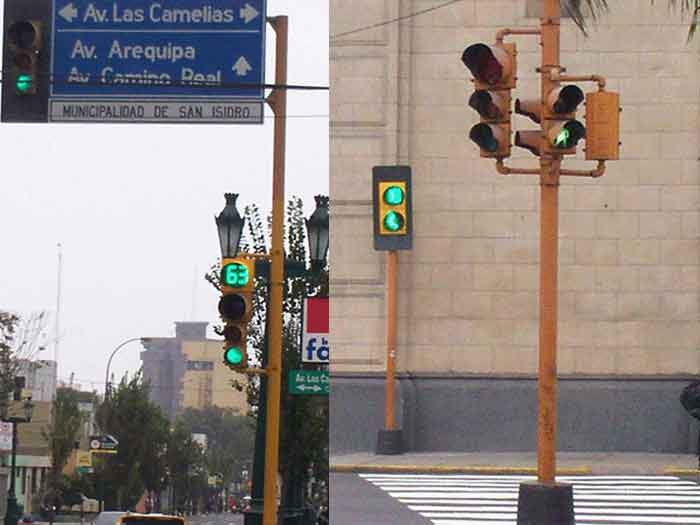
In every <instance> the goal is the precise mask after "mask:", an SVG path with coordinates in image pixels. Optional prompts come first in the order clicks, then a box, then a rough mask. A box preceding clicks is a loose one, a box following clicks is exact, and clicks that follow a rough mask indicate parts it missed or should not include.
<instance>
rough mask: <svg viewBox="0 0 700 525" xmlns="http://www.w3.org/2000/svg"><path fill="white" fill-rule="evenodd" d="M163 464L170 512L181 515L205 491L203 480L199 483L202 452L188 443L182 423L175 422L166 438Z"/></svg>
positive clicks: (188, 436) (180, 421) (203, 467)
mask: <svg viewBox="0 0 700 525" xmlns="http://www.w3.org/2000/svg"><path fill="white" fill-rule="evenodd" d="M166 464H167V467H168V474H169V479H170V483H171V486H172V488H173V505H174V507H175V509H174V510H177V511H179V512H183V511H184V510H185V509H186V508H187V507H188V506H192V504H193V502H196V501H197V499H198V497H197V496H198V495H199V494H201V493H202V492H203V491H204V490H205V488H206V479H204V480H203V479H202V478H203V473H205V472H206V465H205V456H204V452H203V451H202V448H201V447H200V446H199V443H197V442H196V441H194V439H192V433H191V432H190V431H189V430H188V429H187V428H186V427H185V424H184V423H183V421H182V419H178V420H177V421H176V422H175V426H174V428H173V429H172V432H170V435H169V436H168V447H167V453H166Z"/></svg>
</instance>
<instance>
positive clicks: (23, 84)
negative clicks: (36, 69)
mask: <svg viewBox="0 0 700 525" xmlns="http://www.w3.org/2000/svg"><path fill="white" fill-rule="evenodd" d="M33 83H34V80H33V79H32V77H31V75H27V74H25V73H21V74H19V75H17V79H16V80H15V88H16V89H17V91H18V92H19V93H21V94H24V93H28V92H29V90H31V89H32V84H33Z"/></svg>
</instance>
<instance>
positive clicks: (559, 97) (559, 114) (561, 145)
mask: <svg viewBox="0 0 700 525" xmlns="http://www.w3.org/2000/svg"><path fill="white" fill-rule="evenodd" d="M543 102H544V103H543V104H542V112H543V115H542V118H543V120H544V151H546V152H548V153H555V154H556V153H558V154H560V155H569V154H574V153H576V145H577V144H578V141H579V140H581V139H582V138H585V136H586V128H585V127H584V125H583V124H581V123H580V122H579V121H578V120H576V109H577V108H578V106H579V104H581V102H583V91H581V88H579V87H578V86H574V85H568V86H558V87H556V88H554V89H552V90H551V91H550V92H549V93H548V94H547V96H546V97H545V99H544V101H543Z"/></svg>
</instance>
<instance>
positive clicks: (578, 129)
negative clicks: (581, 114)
mask: <svg viewBox="0 0 700 525" xmlns="http://www.w3.org/2000/svg"><path fill="white" fill-rule="evenodd" d="M585 136H586V128H584V127H583V124H581V123H580V122H579V121H578V120H569V121H568V122H566V123H564V125H563V126H561V127H560V128H559V129H556V131H555V134H554V136H553V137H552V146H554V147H555V148H557V149H569V148H573V147H575V146H576V144H577V143H578V141H579V140H581V139H582V138H583V137H585Z"/></svg>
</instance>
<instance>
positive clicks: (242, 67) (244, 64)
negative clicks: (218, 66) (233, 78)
mask: <svg viewBox="0 0 700 525" xmlns="http://www.w3.org/2000/svg"><path fill="white" fill-rule="evenodd" d="M251 69H253V68H252V67H251V66H250V64H249V63H248V61H247V60H246V59H245V57H238V60H236V63H235V64H233V67H232V68H231V70H232V71H235V72H236V75H238V76H239V77H244V76H246V75H247V74H248V71H250V70H251Z"/></svg>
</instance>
